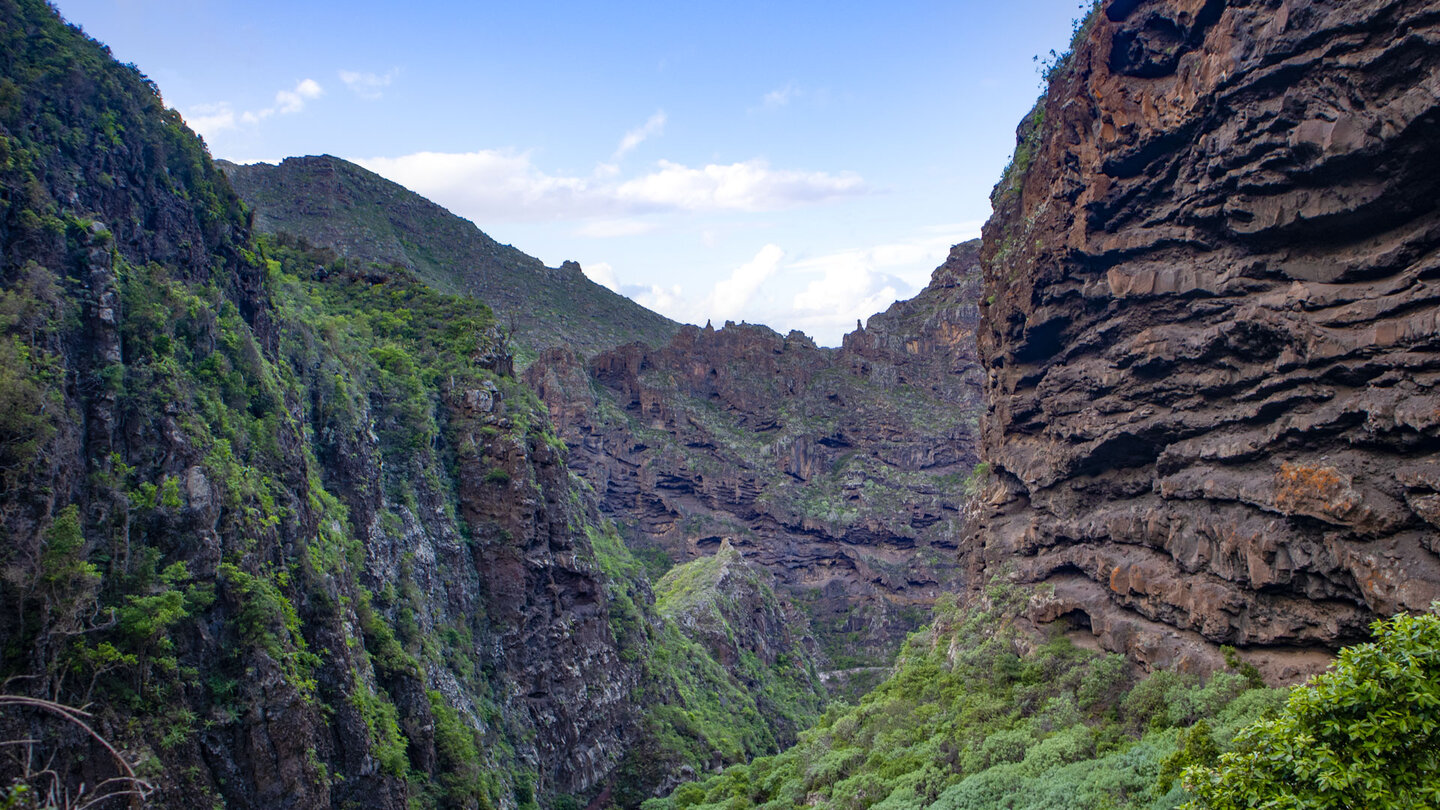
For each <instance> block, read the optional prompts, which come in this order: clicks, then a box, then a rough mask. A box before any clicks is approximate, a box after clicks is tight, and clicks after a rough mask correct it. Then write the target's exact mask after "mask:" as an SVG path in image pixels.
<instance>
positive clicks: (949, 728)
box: [644, 591, 1283, 810]
mask: <svg viewBox="0 0 1440 810" xmlns="http://www.w3.org/2000/svg"><path fill="white" fill-rule="evenodd" d="M992 596H993V598H992V602H991V607H990V609H988V610H976V611H969V612H962V611H961V610H959V609H957V608H956V606H955V604H954V603H953V601H951V602H942V603H941V604H940V605H939V606H937V611H936V619H935V623H934V625H933V626H932V627H931V628H930V629H929V630H926V631H922V632H920V633H917V634H915V635H913V636H912V637H911V638H910V640H909V641H908V642H907V643H906V645H905V648H904V649H903V650H902V652H901V655H900V660H899V663H898V665H897V668H896V671H895V673H894V674H893V675H892V676H891V677H890V679H889V680H887V681H886V682H885V683H883V684H881V685H880V686H879V687H878V688H877V689H876V690H875V691H873V692H871V693H870V694H869V695H866V696H865V697H864V698H863V699H862V700H861V701H860V703H859V705H857V706H853V707H839V708H833V707H832V708H831V710H829V711H828V712H827V713H826V714H825V716H824V717H823V718H822V719H821V721H820V722H819V723H818V724H817V725H816V726H815V727H814V728H813V729H811V730H810V731H808V732H806V733H805V734H804V735H802V737H801V739H800V742H799V743H798V744H797V745H796V746H794V747H792V748H790V749H789V750H787V751H785V752H783V753H781V754H779V755H778V756H774V757H762V758H760V759H757V760H754V761H752V762H751V763H750V764H748V765H737V766H733V767H731V768H729V769H728V770H726V771H724V772H723V773H721V774H719V775H716V776H713V777H711V778H709V779H708V780H706V781H703V782H696V783H690V784H686V785H682V786H681V787H679V788H678V789H677V790H676V791H675V792H674V793H673V794H671V796H670V797H668V798H666V799H655V800H651V801H648V802H646V803H645V805H644V807H645V810H689V809H690V808H700V809H701V810H710V808H720V807H724V808H748V807H766V808H782V807H783V808H789V807H796V806H800V805H811V806H814V807H822V808H845V809H846V810H859V809H860V808H871V807H874V808H884V810H900V808H926V807H933V808H946V810H960V808H1000V807H1003V808H1034V809H1035V810H1039V808H1054V809H1055V810H1060V808H1067V809H1068V808H1173V807H1177V806H1178V805H1179V804H1180V803H1181V802H1183V801H1184V800H1185V798H1186V795H1185V794H1184V793H1183V791H1182V790H1181V788H1180V787H1179V785H1178V784H1176V783H1175V780H1174V778H1173V775H1172V776H1171V777H1170V778H1168V779H1162V778H1161V777H1162V772H1163V773H1169V774H1173V773H1175V772H1178V770H1179V767H1177V766H1183V765H1185V764H1189V763H1190V762H1193V761H1195V760H1194V759H1193V754H1194V753H1195V752H1196V751H1197V750H1198V751H1202V752H1205V751H1210V752H1213V751H1219V750H1225V749H1226V748H1228V743H1229V741H1230V740H1231V739H1233V737H1234V736H1235V733H1236V732H1237V731H1238V730H1239V729H1240V728H1241V727H1243V726H1245V725H1248V724H1250V723H1252V722H1254V721H1255V720H1257V719H1258V718H1260V717H1261V716H1263V715H1264V714H1265V713H1266V712H1267V711H1273V710H1274V709H1276V708H1277V707H1278V706H1279V705H1280V703H1281V702H1282V700H1283V692H1280V691H1279V690H1270V689H1256V688H1253V687H1252V685H1251V683H1250V682H1249V681H1248V679H1246V678H1245V677H1244V676H1243V675H1240V674H1235V673H1219V674H1216V675H1214V676H1212V677H1211V678H1210V679H1209V680H1208V681H1205V682H1201V681H1200V680H1198V679H1196V678H1193V677H1190V676H1184V675H1178V674H1175V673H1170V672H1158V673H1155V674H1153V675H1151V676H1150V677H1148V678H1145V679H1143V680H1139V681H1137V680H1136V679H1135V678H1134V677H1133V676H1132V675H1131V673H1130V670H1129V668H1128V666H1127V665H1126V663H1125V662H1124V660H1123V659H1121V658H1120V657H1118V656H1113V655H1111V656H1106V655H1100V654H1097V653H1093V652H1089V651H1086V650H1082V649H1079V648H1077V647H1075V646H1074V645H1073V644H1071V643H1070V642H1069V641H1068V640H1067V639H1066V638H1064V637H1063V636H1057V637H1056V638H1054V639H1053V640H1051V641H1050V642H1048V643H1046V644H1044V645H1041V646H1039V647H1038V648H1036V647H1034V645H1033V642H1032V641H1031V640H1030V639H1029V638H1028V637H1027V636H1026V635H1025V634H1024V633H1023V631H1021V630H1019V629H1017V628H1015V627H1014V626H1013V624H1011V623H1010V622H1009V621H1008V620H1007V619H1006V618H1005V617H1006V616H1009V615H1013V606H1007V605H1006V602H1009V601H1011V597H1010V595H1008V594H1007V593H1005V592H1003V591H997V592H996V593H994V594H993V595H992ZM1207 719H1208V724H1207V725H1208V728H1209V729H1210V731H1209V740H1208V741H1206V742H1205V743H1203V744H1198V745H1197V742H1196V741H1195V740H1194V739H1190V738H1193V737H1195V736H1196V735H1195V732H1193V731H1191V732H1190V733H1189V734H1188V736H1187V738H1186V739H1185V740H1182V739H1181V737H1182V731H1183V730H1187V729H1190V728H1191V727H1192V726H1196V725H1197V723H1198V721H1202V720H1207ZM1177 750H1178V751H1179V752H1180V753H1179V754H1177ZM1187 752H1188V753H1189V754H1190V755H1192V758H1190V759H1186V756H1187ZM1212 755H1213V754H1212Z"/></svg>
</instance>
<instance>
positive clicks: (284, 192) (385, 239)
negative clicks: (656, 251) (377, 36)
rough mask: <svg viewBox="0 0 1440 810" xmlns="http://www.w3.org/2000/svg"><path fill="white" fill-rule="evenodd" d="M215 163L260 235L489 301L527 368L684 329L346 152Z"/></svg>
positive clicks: (663, 337)
mask: <svg viewBox="0 0 1440 810" xmlns="http://www.w3.org/2000/svg"><path fill="white" fill-rule="evenodd" d="M216 164H217V165H218V166H219V167H220V168H221V170H222V171H224V172H225V174H226V177H227V178H228V179H229V180H230V183H231V185H232V186H234V188H235V190H236V192H237V193H239V194H240V196H241V197H242V198H243V199H244V200H245V202H246V204H247V205H249V206H250V207H251V208H252V209H253V210H254V212H255V227H256V228H257V229H258V230H259V231H260V232H261V233H269V234H288V235H290V236H297V237H300V238H302V239H304V240H305V241H306V242H307V243H309V244H311V245H313V246H315V247H322V248H329V249H331V250H334V251H335V252H336V253H337V254H339V255H340V256H343V257H347V258H351V259H356V260H360V261H364V262H371V263H374V264H377V265H382V266H383V265H398V266H400V267H403V268H405V269H406V270H408V271H410V272H411V273H413V274H414V275H415V276H416V278H418V279H420V280H421V281H423V282H424V283H426V284H428V285H430V286H431V287H433V288H435V289H437V290H439V291H441V292H447V293H451V294H464V295H469V296H472V297H474V298H476V299H477V300H480V301H483V302H485V303H486V304H487V305H488V306H490V308H491V309H492V310H494V311H495V313H496V315H497V317H498V318H499V322H500V324H501V325H502V326H504V327H506V328H508V329H511V330H513V332H514V338H515V340H516V341H517V343H518V344H519V345H518V349H519V351H520V356H519V357H518V360H519V362H520V364H521V366H522V367H523V366H525V365H527V364H528V362H529V360H530V359H531V358H533V356H534V355H535V354H538V353H539V352H540V351H543V350H544V349H546V348H548V347H550V346H556V345H565V346H571V347H573V348H574V349H575V350H577V351H579V352H580V353H581V354H585V355H588V354H593V353H595V352H597V351H601V350H603V349H608V348H614V347H615V346H618V345H621V344H623V343H630V342H633V341H641V342H646V343H656V342H663V341H665V340H668V339H669V337H670V336H671V335H673V334H674V332H675V330H676V329H678V328H679V324H676V323H675V322H673V321H671V320H670V319H668V318H666V317H664V316H663V315H660V314H658V313H655V312H652V311H651V310H648V309H646V308H644V307H642V306H641V305H639V304H636V303H635V302H633V301H631V300H630V299H628V298H625V297H624V296H622V295H619V294H618V293H615V292H613V291H611V290H609V289H607V288H605V287H603V286H601V285H599V284H596V283H595V282H593V281H591V280H590V279H589V278H587V277H586V276H585V274H584V273H583V272H582V271H581V269H580V265H578V264H576V263H575V262H568V261H567V262H564V263H562V264H561V265H560V266H559V267H546V266H545V265H544V263H543V262H541V261H540V260H539V259H536V258H534V257H532V256H528V255H526V254H525V253H522V252H521V251H519V250H518V249H516V248H514V247H512V246H510V245H501V244H500V243H498V242H496V241H495V240H494V239H491V238H490V237H489V236H488V235H486V234H485V233H484V232H483V231H481V230H480V229H479V228H478V227H477V226H476V225H475V224H474V223H472V222H470V221H469V220H466V219H464V218H462V217H459V216H457V215H455V214H454V213H452V212H450V211H448V210H446V209H445V208H443V207H441V206H439V205H437V204H436V203H434V202H431V201H430V200H428V199H426V198H424V197H422V196H420V195H419V194H416V193H415V192H413V191H410V190H409V189H406V188H404V187H403V186H401V185H399V184H398V183H393V182H391V181H389V180H386V179H385V178H383V177H381V176H380V175H378V174H375V173H374V172H371V171H370V170H368V169H365V168H363V167H361V166H358V165H356V164H354V163H351V162H349V161H346V160H343V159H341V158H337V157H334V156H332V155H319V156H308V157H290V158H286V159H285V160H283V161H282V162H281V163H279V164H278V165H272V164H268V163H254V164H249V165H239V164H235V163H231V162H228V161H224V160H220V161H216Z"/></svg>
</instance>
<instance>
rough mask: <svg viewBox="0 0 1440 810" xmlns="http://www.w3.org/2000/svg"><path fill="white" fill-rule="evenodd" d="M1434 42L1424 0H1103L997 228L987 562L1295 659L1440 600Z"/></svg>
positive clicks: (1045, 111)
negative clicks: (1373, 622)
mask: <svg viewBox="0 0 1440 810" xmlns="http://www.w3.org/2000/svg"><path fill="white" fill-rule="evenodd" d="M1437 46H1440V9H1437V8H1436V6H1435V4H1434V3H1430V2H1416V1H1415V0H1354V2H1345V3H1326V2H1308V1H1307V0H1256V1H1254V2H1218V1H1217V0H1156V1H1155V2H1147V3H1137V2H1133V0H1110V1H1109V2H1105V3H1103V5H1101V6H1099V7H1098V8H1097V12H1096V13H1095V14H1093V15H1092V17H1091V18H1090V20H1089V21H1087V23H1086V25H1085V26H1084V28H1082V29H1081V30H1080V31H1079V32H1078V33H1077V38H1076V47H1075V50H1074V52H1073V53H1072V54H1071V55H1069V56H1068V57H1066V58H1065V59H1064V60H1062V61H1061V63H1060V64H1059V65H1057V66H1056V68H1055V69H1054V70H1053V71H1052V74H1051V78H1050V81H1049V88H1048V91H1047V94H1046V95H1045V96H1044V97H1043V98H1042V99H1041V101H1040V102H1039V103H1038V104H1037V105H1036V107H1035V109H1034V111H1033V112H1032V113H1031V114H1030V115H1029V116H1028V117H1027V119H1026V120H1025V122H1024V123H1023V124H1022V126H1021V128H1020V131H1019V133H1018V137H1019V140H1018V145H1017V149H1016V155H1015V161H1014V164H1013V165H1012V166H1011V168H1010V169H1009V170H1007V172H1006V175H1005V177H1004V179H1002V181H1001V183H1000V184H999V185H998V186H997V187H996V190H995V193H994V196H993V201H994V205H995V214H994V216H993V217H992V219H991V220H990V222H989V223H988V224H987V226H986V228H985V248H984V252H983V255H982V264H983V266H984V277H985V296H986V297H985V300H986V303H987V307H986V309H985V317H984V325H983V328H982V329H981V330H980V340H979V346H980V353H981V357H982V360H983V362H984V366H985V373H986V375H987V379H986V395H987V398H988V402H989V406H988V411H987V413H986V415H985V418H984V420H983V425H984V428H983V437H984V451H983V452H984V455H985V457H986V459H988V460H990V461H991V462H993V464H994V477H993V478H992V479H991V482H990V485H989V486H988V488H987V490H986V492H985V496H986V502H985V511H986V514H985V515H984V518H983V521H982V529H981V531H980V532H979V533H978V534H977V535H976V536H975V538H974V546H973V553H972V554H970V555H969V557H968V559H969V564H970V567H971V570H972V573H974V575H975V580H976V581H977V582H981V581H984V580H986V579H987V578H988V577H989V576H992V575H995V574H1003V575H1008V576H1010V577H1012V578H1015V579H1017V580H1020V581H1025V582H1032V583H1045V584H1046V585H1048V586H1050V589H1053V591H1051V595H1050V596H1049V597H1048V598H1046V599H1044V600H1043V601H1042V602H1037V604H1036V605H1035V607H1034V609H1033V611H1032V616H1033V618H1034V619H1035V620H1037V621H1040V622H1045V623H1048V622H1068V623H1069V624H1071V625H1072V626H1075V627H1077V628H1083V629H1086V630H1088V632H1089V633H1093V634H1094V635H1095V636H1098V638H1099V641H1100V643H1101V644H1102V645H1103V646H1105V647H1106V648H1108V649H1111V650H1117V651H1124V652H1126V653H1128V654H1130V655H1131V656H1133V657H1135V658H1137V659H1139V660H1141V661H1144V662H1146V663H1148V664H1150V665H1152V666H1159V667H1168V666H1178V667H1182V668H1184V667H1197V668H1204V669H1209V668H1213V667H1214V666H1216V665H1217V664H1218V660H1219V656H1218V652H1217V645H1221V644H1230V645H1235V646H1236V647H1238V648H1240V649H1241V651H1242V654H1245V655H1247V656H1249V657H1250V658H1251V659H1252V660H1254V661H1255V662H1257V663H1259V664H1260V665H1261V666H1262V669H1264V670H1266V672H1267V674H1269V675H1270V676H1272V677H1275V678H1291V677H1295V676H1297V675H1299V674H1302V673H1304V672H1307V671H1310V670H1312V669H1313V668H1315V667H1316V666H1318V665H1321V664H1323V662H1324V661H1325V660H1326V659H1327V657H1328V654H1329V653H1330V651H1332V650H1333V649H1334V648H1335V647H1337V646H1338V645H1340V644H1343V643H1346V642H1350V641H1353V640H1356V639H1359V638H1361V637H1363V636H1364V635H1365V633H1366V627H1367V625H1368V623H1369V622H1370V621H1371V620H1372V619H1373V618H1374V617H1376V616H1377V615H1384V614H1390V613H1394V612H1396V611H1400V610H1418V609H1423V608H1425V607H1426V606H1427V605H1429V604H1430V602H1431V600H1433V599H1436V598H1437V597H1440V556H1437V555H1440V509H1437V504H1440V408H1437V403H1440V396H1437V391H1436V382H1437V379H1440V353H1437V349H1440V331H1437V317H1440V295H1437V292H1436V279H1437V277H1440V275H1437V259H1436V248H1437V245H1440V211H1437V206H1436V200H1437V199H1440V197H1437V190H1440V47H1437ZM1050 589H1047V590H1050Z"/></svg>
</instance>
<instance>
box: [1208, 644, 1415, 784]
mask: <svg viewBox="0 0 1440 810" xmlns="http://www.w3.org/2000/svg"><path fill="white" fill-rule="evenodd" d="M1373 631H1374V634H1375V641H1374V642H1372V643H1370V644H1360V645H1357V646H1355V647H1350V648H1348V649H1345V650H1343V651H1341V653H1340V659H1339V661H1337V662H1336V664H1335V666H1334V668H1332V669H1331V670H1329V671H1328V672H1324V673H1322V674H1320V675H1317V676H1315V677H1314V678H1312V679H1311V680H1310V682H1309V683H1308V684H1307V685H1306V687H1305V688H1301V689H1296V690H1294V691H1293V692H1291V694H1290V700H1289V701H1288V702H1287V703H1286V705H1285V708H1284V709H1283V710H1281V711H1280V713H1279V715H1278V716H1276V717H1275V718H1273V719H1270V720H1265V721H1262V722H1259V723H1256V724H1255V725H1253V726H1250V727H1249V728H1246V729H1244V730H1243V731H1241V733H1240V735H1239V737H1238V738H1237V740H1236V750H1235V751H1232V752H1231V753H1228V754H1224V755H1222V756H1221V757H1220V759H1219V763H1218V764H1217V765H1216V766H1215V767H1213V768H1212V767H1205V766H1204V765H1203V764H1201V765H1197V766H1195V767H1193V768H1191V769H1189V770H1188V771H1187V772H1186V775H1185V781H1186V784H1187V785H1188V786H1189V787H1190V789H1191V790H1194V791H1195V793H1196V794H1197V799H1196V800H1195V801H1194V802H1193V803H1191V804H1190V805H1189V807H1192V808H1197V809H1198V808H1213V810H1231V808H1236V809H1237V810H1238V808H1248V807H1267V808H1316V810H1320V809H1321V808H1350V807H1364V808H1372V810H1382V809H1383V808H1411V807H1440V616H1435V615H1429V616H1397V617H1395V618H1394V619H1391V620H1389V621H1384V620H1382V621H1378V622H1376V623H1375V624H1374V626H1373Z"/></svg>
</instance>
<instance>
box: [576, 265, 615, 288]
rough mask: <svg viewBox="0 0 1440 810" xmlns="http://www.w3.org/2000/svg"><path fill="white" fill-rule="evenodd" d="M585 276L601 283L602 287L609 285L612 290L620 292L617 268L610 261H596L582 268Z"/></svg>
mask: <svg viewBox="0 0 1440 810" xmlns="http://www.w3.org/2000/svg"><path fill="white" fill-rule="evenodd" d="M580 270H581V272H583V273H584V274H585V277H586V278H588V279H590V280H591V281H593V282H595V283H596V284H599V285H600V286H601V287H608V288H610V290H611V291H612V292H617V293H618V292H620V279H619V278H617V277H616V276H615V268H613V267H611V266H610V263H609V262H595V263H594V264H591V265H585V266H582V267H581V268H580Z"/></svg>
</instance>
